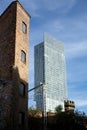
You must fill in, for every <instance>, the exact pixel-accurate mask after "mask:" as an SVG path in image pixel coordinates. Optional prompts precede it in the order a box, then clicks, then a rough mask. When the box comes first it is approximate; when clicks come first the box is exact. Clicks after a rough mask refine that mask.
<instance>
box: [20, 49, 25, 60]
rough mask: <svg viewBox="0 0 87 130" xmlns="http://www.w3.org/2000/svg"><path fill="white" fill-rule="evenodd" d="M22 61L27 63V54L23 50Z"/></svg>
mask: <svg viewBox="0 0 87 130" xmlns="http://www.w3.org/2000/svg"><path fill="white" fill-rule="evenodd" d="M21 61H22V62H26V53H25V52H24V51H23V50H21Z"/></svg>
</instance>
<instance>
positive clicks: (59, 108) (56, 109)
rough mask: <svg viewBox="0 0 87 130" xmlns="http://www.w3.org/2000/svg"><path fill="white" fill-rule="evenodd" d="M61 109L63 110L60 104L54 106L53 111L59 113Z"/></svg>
mask: <svg viewBox="0 0 87 130" xmlns="http://www.w3.org/2000/svg"><path fill="white" fill-rule="evenodd" d="M62 110H63V108H62V106H61V105H58V106H57V107H56V108H55V112H56V114H59V113H61V112H62Z"/></svg>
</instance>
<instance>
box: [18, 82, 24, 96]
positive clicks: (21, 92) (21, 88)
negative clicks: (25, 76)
mask: <svg viewBox="0 0 87 130" xmlns="http://www.w3.org/2000/svg"><path fill="white" fill-rule="evenodd" d="M19 92H20V95H21V96H24V95H25V85H24V84H23V83H20V88H19Z"/></svg>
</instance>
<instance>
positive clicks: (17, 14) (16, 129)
mask: <svg viewBox="0 0 87 130" xmlns="http://www.w3.org/2000/svg"><path fill="white" fill-rule="evenodd" d="M22 22H24V23H25V24H26V26H27V32H26V33H24V32H23V31H22ZM29 22H30V15H29V14H28V13H27V12H26V11H25V9H24V8H23V7H22V5H21V4H20V3H19V2H18V1H14V2H12V3H11V4H10V5H9V6H8V8H7V9H6V10H5V11H4V12H3V14H2V15H1V16H0V114H1V116H0V127H2V128H3V129H4V127H5V125H6V123H7V124H8V126H9V128H11V130H23V129H24V130H27V110H28V59H29V56H28V54H29V52H28V51H29V28H30V24H29ZM21 50H23V51H24V52H25V53H26V63H24V62H22V61H21ZM21 82H22V83H24V84H25V96H20V94H19V88H20V83H21ZM19 112H23V113H24V115H25V116H24V124H23V126H19V124H18V119H19V118H18V114H19ZM7 119H9V120H8V121H7ZM0 130H1V128H0Z"/></svg>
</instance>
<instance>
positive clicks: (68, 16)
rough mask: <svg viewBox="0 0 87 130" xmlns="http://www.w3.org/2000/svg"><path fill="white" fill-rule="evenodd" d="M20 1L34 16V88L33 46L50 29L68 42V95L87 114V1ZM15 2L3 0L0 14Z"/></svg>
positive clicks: (31, 35) (30, 74)
mask: <svg viewBox="0 0 87 130" xmlns="http://www.w3.org/2000/svg"><path fill="white" fill-rule="evenodd" d="M19 1H20V3H21V4H22V5H23V7H24V8H25V9H26V10H27V12H29V14H30V15H31V22H30V65H29V68H30V70H29V80H30V88H31V87H34V66H33V61H34V58H33V57H34V56H33V55H34V54H33V53H34V52H33V51H34V50H33V47H34V45H36V44H38V43H39V42H42V41H43V33H44V32H46V33H48V34H49V35H51V36H53V37H54V38H56V39H57V40H59V41H62V42H63V43H64V47H65V57H66V76H67V86H68V98H69V99H70V100H74V101H75V104H76V109H78V110H79V111H84V112H85V113H86V114H87V0H19ZM11 2H12V0H0V14H1V13H2V12H3V11H4V10H5V9H6V7H7V6H8V5H9V4H10V3H11ZM33 103H34V102H32V100H31V101H30V105H33Z"/></svg>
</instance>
